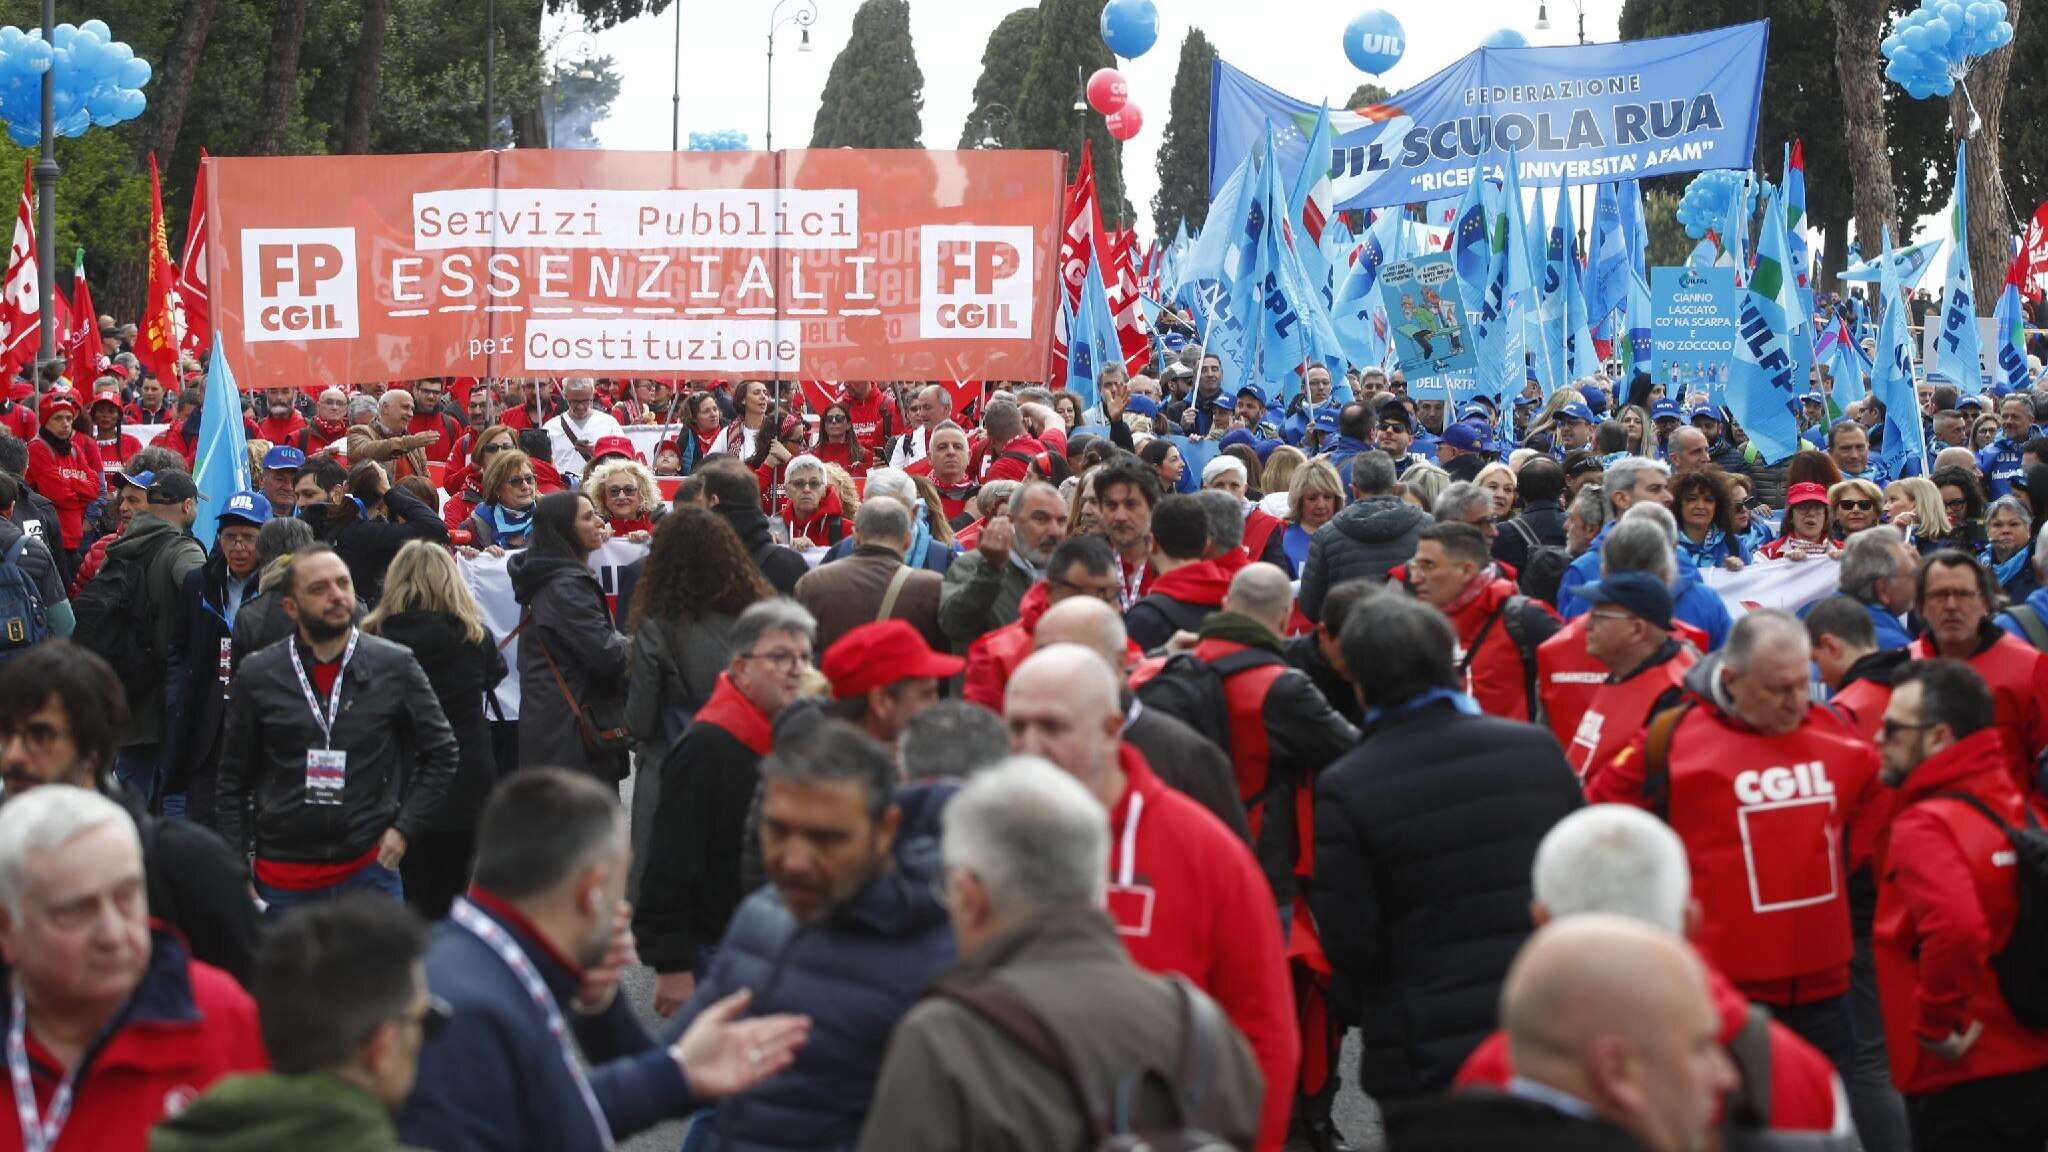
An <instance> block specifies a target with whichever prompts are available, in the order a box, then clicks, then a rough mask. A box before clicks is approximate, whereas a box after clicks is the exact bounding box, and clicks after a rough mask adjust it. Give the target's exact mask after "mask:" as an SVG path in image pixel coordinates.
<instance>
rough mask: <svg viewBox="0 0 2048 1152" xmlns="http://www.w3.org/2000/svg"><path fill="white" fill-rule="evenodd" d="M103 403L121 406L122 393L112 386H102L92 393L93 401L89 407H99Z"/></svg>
mask: <svg viewBox="0 0 2048 1152" xmlns="http://www.w3.org/2000/svg"><path fill="white" fill-rule="evenodd" d="M102 404H112V405H113V406H114V407H116V408H119V407H120V406H121V394H120V393H119V392H116V391H114V390H113V389H112V388H102V389H100V390H99V391H98V392H95V393H93V394H92V403H91V404H90V405H88V407H92V408H97V407H99V406H100V405H102Z"/></svg>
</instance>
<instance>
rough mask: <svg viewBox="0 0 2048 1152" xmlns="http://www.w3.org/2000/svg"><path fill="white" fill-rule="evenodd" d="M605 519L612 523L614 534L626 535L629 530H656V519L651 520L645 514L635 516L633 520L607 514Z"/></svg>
mask: <svg viewBox="0 0 2048 1152" xmlns="http://www.w3.org/2000/svg"><path fill="white" fill-rule="evenodd" d="M605 520H606V521H607V522H608V523H610V524H611V526H612V535H614V536H624V535H625V534H626V533H628V532H652V531H654V521H652V520H649V519H648V518H647V517H645V516H635V517H633V518H632V519H631V520H621V519H619V518H618V517H616V516H607V517H605Z"/></svg>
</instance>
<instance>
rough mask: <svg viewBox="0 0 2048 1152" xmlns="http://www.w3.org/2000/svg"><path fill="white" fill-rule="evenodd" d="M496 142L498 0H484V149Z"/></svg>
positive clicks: (487, 149)
mask: <svg viewBox="0 0 2048 1152" xmlns="http://www.w3.org/2000/svg"><path fill="white" fill-rule="evenodd" d="M497 142H498V0H484V149H485V150H486V151H489V150H490V148H491V147H492V146H493V145H495V144H496V143H497Z"/></svg>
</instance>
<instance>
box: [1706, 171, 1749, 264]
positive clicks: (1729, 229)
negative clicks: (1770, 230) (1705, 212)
mask: <svg viewBox="0 0 2048 1152" xmlns="http://www.w3.org/2000/svg"><path fill="white" fill-rule="evenodd" d="M1749 179H1750V178H1749V176H1748V174H1746V173H1745V174H1744V176H1743V183H1742V187H1741V188H1739V189H1737V190H1736V192H1735V194H1734V195H1732V196H1730V197H1728V217H1727V219H1726V220H1725V221H1724V222H1723V223H1722V225H1721V229H1720V231H1719V232H1718V233H1716V235H1718V236H1719V237H1720V240H1721V255H1720V257H1719V258H1718V259H1717V260H1715V261H1714V263H1715V264H1717V265H1719V264H1733V265H1734V266H1735V286H1736V287H1737V288H1740V287H1742V286H1743V285H1745V284H1747V283H1749V214H1750V203H1749V188H1750V185H1749Z"/></svg>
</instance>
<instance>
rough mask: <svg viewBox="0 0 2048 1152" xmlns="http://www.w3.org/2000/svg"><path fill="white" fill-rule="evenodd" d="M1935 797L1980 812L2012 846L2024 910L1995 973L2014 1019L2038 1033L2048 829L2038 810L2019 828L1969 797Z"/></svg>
mask: <svg viewBox="0 0 2048 1152" xmlns="http://www.w3.org/2000/svg"><path fill="white" fill-rule="evenodd" d="M1929 795H1931V796H1940V797H1944V798H1946V799H1949V800H1955V801H1957V802H1959V803H1962V804H1964V805H1967V806H1968V807H1970V808H1974V809H1976V810H1977V812H1978V814H1979V815H1981V816H1983V817H1984V818H1985V819H1986V820H1989V821H1991V822H1992V823H1993V824H1996V825H1998V830H1999V831H2000V832H2003V833H2004V834H2005V839H2006V841H2007V842H2008V843H2010V844H2011V845H2012V850H2013V855H2014V857H2015V858H2016V859H2015V860H2014V864H2015V865H2016V866H2015V867H2014V869H2013V872H2014V879H2015V882H2016V883H2017V884H2018V886H2019V887H2018V896H2019V900H2018V904H2019V908H2018V912H2017V914H2016V915H2015V916H2014V917H2013V922H2012V935H2011V936H2009V937H2007V938H2006V941H2005V948H2004V950H2002V951H2001V952H1999V954H1998V955H1996V956H1993V957H1992V958H1991V971H1992V972H1993V973H1994V974H1996V975H1997V977H1998V991H1999V992H2000V993H2001V994H2002V995H2004V997H2005V1006H2006V1007H2007V1008H2010V1009H2012V1015H2013V1019H2015V1020H2018V1021H2019V1022H2020V1023H2021V1024H2022V1025H2024V1026H2026V1027H2028V1028H2031V1029H2034V1030H2035V1031H2037V1032H2038V1031H2041V1030H2042V1029H2048V829H2043V828H2042V827H2041V822H2040V821H2039V820H2037V819H2035V818H2034V812H2033V810H2032V809H2027V824H2026V827H2024V828H2015V827H2013V826H2012V825H2010V824H2008V823H2006V822H2005V819H2004V818H2003V817H2001V816H1999V814H1998V813H1996V812H1993V811H1992V810H1991V806H1990V805H1988V804H1986V803H1984V802H1983V801H1982V800H1979V799H1977V798H1976V797H1975V796H1972V795H1970V794H1969V793H1968V792H1958V791H1954V790H1952V789H1948V788H1941V789H1937V790H1935V791H1934V792H1931V793H1929Z"/></svg>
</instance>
